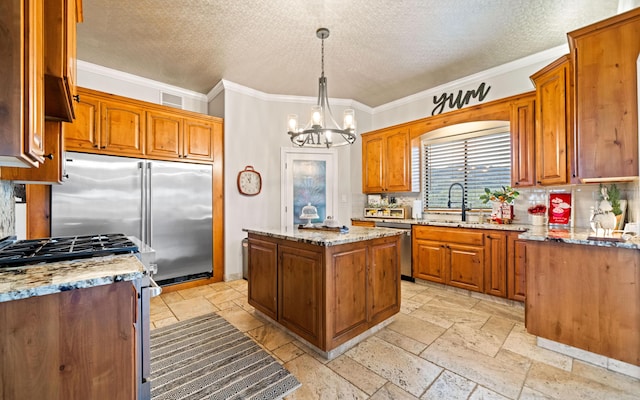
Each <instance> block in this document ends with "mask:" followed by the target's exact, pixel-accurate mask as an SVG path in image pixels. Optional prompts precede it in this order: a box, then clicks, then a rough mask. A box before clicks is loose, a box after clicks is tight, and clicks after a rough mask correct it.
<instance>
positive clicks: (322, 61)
mask: <svg viewBox="0 0 640 400" xmlns="http://www.w3.org/2000/svg"><path fill="white" fill-rule="evenodd" d="M320 61H321V65H322V75H321V76H324V38H323V39H322V57H321V59H320Z"/></svg>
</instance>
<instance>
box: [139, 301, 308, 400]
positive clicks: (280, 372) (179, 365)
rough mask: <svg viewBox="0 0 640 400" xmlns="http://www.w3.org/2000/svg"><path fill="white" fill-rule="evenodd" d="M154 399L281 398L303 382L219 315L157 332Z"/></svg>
mask: <svg viewBox="0 0 640 400" xmlns="http://www.w3.org/2000/svg"><path fill="white" fill-rule="evenodd" d="M151 379H152V380H151V397H152V399H153V400H165V399H175V400H178V399H179V400H183V399H185V400H186V399H188V400H196V399H265V400H267V399H280V398H282V397H284V396H285V395H287V394H289V393H291V392H293V391H294V390H296V389H297V388H298V387H300V382H298V380H297V379H296V378H295V377H294V376H293V375H291V374H290V373H289V371H287V370H286V369H285V368H284V367H282V365H280V364H279V363H278V362H277V361H276V359H275V358H273V357H272V356H271V355H269V354H268V353H267V352H266V351H264V350H263V349H262V348H261V347H260V346H259V345H258V344H257V343H256V342H254V341H253V340H252V339H250V338H249V337H248V336H246V335H245V334H243V333H242V332H240V331H239V330H237V329H236V328H235V327H233V326H232V325H231V324H229V323H228V322H227V321H226V320H225V319H224V318H222V317H220V316H219V315H217V314H207V315H204V316H202V317H198V318H194V319H190V320H187V321H182V322H179V323H177V324H174V325H170V326H166V327H163V328H158V329H155V330H153V331H151Z"/></svg>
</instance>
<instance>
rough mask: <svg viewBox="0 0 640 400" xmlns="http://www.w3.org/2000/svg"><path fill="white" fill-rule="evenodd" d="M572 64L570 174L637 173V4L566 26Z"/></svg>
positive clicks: (596, 176) (618, 175) (596, 177)
mask: <svg viewBox="0 0 640 400" xmlns="http://www.w3.org/2000/svg"><path fill="white" fill-rule="evenodd" d="M568 37H569V45H570V48H571V56H572V60H573V65H574V74H573V78H574V81H575V83H574V90H575V92H574V93H575V99H576V101H575V117H576V118H575V123H576V126H575V158H576V162H575V171H574V173H575V175H576V177H577V178H580V179H582V180H583V181H598V180H602V179H612V178H628V177H637V176H638V73H637V65H638V64H637V62H638V54H640V40H639V39H638V38H639V37H640V8H636V9H634V10H631V11H629V12H626V13H623V14H620V15H616V16H615V17H612V18H609V19H606V20H604V21H600V22H597V23H595V24H592V25H589V26H587V27H585V28H582V29H578V30H576V31H573V32H569V34H568Z"/></svg>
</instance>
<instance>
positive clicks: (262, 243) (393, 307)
mask: <svg viewBox="0 0 640 400" xmlns="http://www.w3.org/2000/svg"><path fill="white" fill-rule="evenodd" d="M244 231H245V232H248V238H249V251H248V255H249V260H248V261H249V265H248V267H249V271H248V273H249V276H248V281H249V293H248V299H249V304H251V305H252V306H254V307H255V309H256V310H258V311H259V312H261V313H262V314H264V315H266V316H268V317H269V318H271V319H273V320H274V321H276V322H277V323H278V324H279V325H281V326H282V327H284V328H286V329H287V330H288V331H289V332H290V333H292V334H294V336H296V337H297V338H299V339H301V340H302V341H303V342H304V343H305V344H307V345H309V346H310V347H312V348H313V349H314V350H315V351H316V352H318V353H319V354H320V355H322V356H323V357H325V358H327V359H332V358H334V357H336V356H337V355H339V354H341V353H342V352H344V351H346V350H347V349H348V348H350V347H352V346H354V345H355V344H357V343H358V342H359V341H360V340H362V339H364V338H366V337H367V336H368V335H370V334H372V333H374V332H376V331H377V330H378V329H380V328H382V327H383V326H385V325H386V324H387V323H389V322H391V319H390V317H392V316H393V315H395V314H397V313H398V312H399V311H400V251H399V241H400V235H402V234H403V233H404V232H403V231H402V230H397V229H388V228H362V227H351V228H349V231H348V232H347V233H340V232H336V231H325V230H311V229H298V228H296V229H294V230H293V231H292V232H286V231H284V230H280V229H244Z"/></svg>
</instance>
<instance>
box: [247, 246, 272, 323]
mask: <svg viewBox="0 0 640 400" xmlns="http://www.w3.org/2000/svg"><path fill="white" fill-rule="evenodd" d="M248 253H249V254H248V256H249V265H248V267H249V270H248V274H249V276H248V281H249V294H248V298H249V304H251V305H252V306H254V307H255V308H256V309H257V310H259V311H261V312H263V313H264V314H266V315H268V316H269V317H271V318H273V319H274V320H276V319H277V318H278V301H277V298H278V286H277V285H278V266H277V263H278V246H277V245H276V244H275V243H271V242H266V241H263V240H258V239H253V238H249V249H248Z"/></svg>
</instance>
